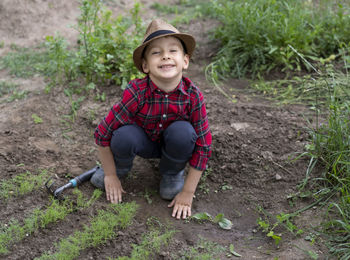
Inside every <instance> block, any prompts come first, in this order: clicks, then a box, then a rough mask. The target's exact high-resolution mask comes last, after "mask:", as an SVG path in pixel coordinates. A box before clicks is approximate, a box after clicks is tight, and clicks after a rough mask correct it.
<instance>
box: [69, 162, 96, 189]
mask: <svg viewBox="0 0 350 260" xmlns="http://www.w3.org/2000/svg"><path fill="white" fill-rule="evenodd" d="M99 168H100V167H99V166H96V167H94V168H92V169H91V170H88V171H86V172H84V173H83V174H80V175H79V176H77V177H75V178H74V179H73V180H75V181H76V184H77V185H80V184H82V183H83V182H86V181H88V180H90V179H91V176H92V175H93V174H94V173H95V172H96V171H97V170H98V169H99ZM77 185H74V186H77Z"/></svg>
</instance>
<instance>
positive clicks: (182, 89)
mask: <svg viewBox="0 0 350 260" xmlns="http://www.w3.org/2000/svg"><path fill="white" fill-rule="evenodd" d="M148 85H149V87H150V89H151V92H155V91H157V90H160V91H162V90H161V89H160V88H158V87H157V85H156V84H155V83H154V82H153V81H152V80H151V77H149V76H148ZM175 91H180V92H181V93H182V94H184V95H188V93H187V92H186V91H185V82H184V80H183V78H181V80H180V83H179V85H177V87H176V88H175V89H174V90H173V91H172V92H170V93H173V92H175ZM162 92H163V91H162Z"/></svg>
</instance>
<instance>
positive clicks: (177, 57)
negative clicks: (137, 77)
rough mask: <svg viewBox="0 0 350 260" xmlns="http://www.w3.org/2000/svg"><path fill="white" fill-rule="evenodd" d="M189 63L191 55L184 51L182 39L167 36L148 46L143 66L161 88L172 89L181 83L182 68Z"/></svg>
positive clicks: (185, 67) (186, 66)
mask: <svg viewBox="0 0 350 260" xmlns="http://www.w3.org/2000/svg"><path fill="white" fill-rule="evenodd" d="M188 64H189V56H188V55H187V54H185V53H184V50H183V47H182V44H181V42H180V40H179V39H177V38H175V37H172V36H167V37H162V38H159V39H156V40H154V41H152V42H151V43H150V44H149V45H148V46H147V49H146V51H145V55H144V59H143V62H142V68H143V71H144V72H145V73H147V74H149V76H150V77H151V80H152V81H153V82H154V83H155V84H156V85H157V86H158V87H159V88H160V89H163V90H164V91H171V90H173V89H174V88H176V87H177V85H178V84H179V83H180V80H181V78H182V70H184V69H187V68H188ZM172 87H173V89H169V88H172Z"/></svg>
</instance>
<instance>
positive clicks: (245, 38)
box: [206, 0, 350, 83]
mask: <svg viewBox="0 0 350 260" xmlns="http://www.w3.org/2000/svg"><path fill="white" fill-rule="evenodd" d="M347 7H348V3H344V4H343V5H341V4H338V5H336V4H334V2H333V1H317V2H314V1H302V0H296V1H295V0H287V1H276V0H267V1H266V0H258V1H248V2H247V1H244V0H238V1H229V0H218V1H213V10H214V11H215V12H216V15H217V17H218V18H219V20H220V21H221V22H222V26H221V27H219V28H218V29H217V31H216V32H215V34H214V35H215V37H216V38H217V39H219V40H220V41H221V44H222V48H221V49H220V50H219V52H218V53H217V55H216V57H215V59H214V61H213V62H212V63H211V64H210V65H209V66H208V67H207V70H206V73H207V77H208V78H210V79H211V80H212V81H214V83H217V82H218V80H220V79H223V78H227V77H230V76H233V77H243V76H246V75H248V74H249V75H253V76H257V75H259V74H260V73H262V72H266V71H270V70H271V69H274V68H276V67H281V68H282V71H287V70H294V69H297V70H301V69H302V68H303V67H305V68H307V69H308V68H309V67H308V65H307V64H305V62H304V61H303V60H302V59H301V58H300V57H299V56H298V55H297V54H296V53H295V52H294V51H292V49H291V48H289V47H288V45H292V46H293V47H294V48H295V49H296V50H298V51H299V52H300V53H301V54H302V55H303V56H304V57H305V58H306V59H309V60H312V61H313V60H319V59H318V58H316V57H324V58H325V57H328V56H329V55H331V54H335V53H336V52H338V50H339V49H340V48H341V46H342V43H348V42H349V41H350V35H349V33H348V31H349V30H350V17H349V16H348V15H347V14H346V12H347V11H346V10H348V8H347Z"/></svg>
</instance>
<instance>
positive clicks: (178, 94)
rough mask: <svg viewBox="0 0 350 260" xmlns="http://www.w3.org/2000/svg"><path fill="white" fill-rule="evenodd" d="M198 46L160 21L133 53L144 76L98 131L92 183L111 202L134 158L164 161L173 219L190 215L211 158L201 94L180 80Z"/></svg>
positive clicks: (163, 187) (163, 188)
mask: <svg viewBox="0 0 350 260" xmlns="http://www.w3.org/2000/svg"><path fill="white" fill-rule="evenodd" d="M195 45H196V43H195V39H194V38H193V37H192V36H191V35H189V34H185V33H180V32H179V31H178V30H177V29H176V28H175V27H173V26H172V25H170V24H168V23H166V22H164V21H162V20H160V19H156V20H153V21H152V22H151V23H150V25H149V26H148V28H147V30H146V33H145V37H144V40H143V42H142V43H141V45H140V46H139V47H137V48H136V49H135V50H134V53H133V60H134V63H135V66H136V67H137V68H138V69H139V70H140V71H141V72H143V73H145V74H146V76H145V77H144V78H142V79H135V80H132V81H130V82H129V84H128V87H127V88H126V89H125V91H124V93H123V96H122V99H121V101H119V102H118V103H116V104H115V105H114V106H113V107H112V108H111V110H110V111H109V113H108V114H107V116H106V117H105V118H104V119H103V120H102V121H101V123H100V124H99V125H98V126H97V128H96V131H95V140H96V144H97V145H98V154H99V159H100V161H101V164H102V168H101V169H100V170H98V171H97V172H96V173H95V174H94V175H93V176H92V178H91V182H92V184H93V185H95V186H96V187H98V188H101V189H105V191H106V196H107V200H109V201H111V202H112V203H119V202H121V201H122V197H123V193H125V191H124V190H123V187H122V184H121V182H120V179H121V178H123V177H125V176H126V175H127V174H128V172H129V171H130V169H131V167H132V164H133V160H134V158H135V156H136V155H138V156H141V157H143V158H160V165H159V170H160V174H161V181H160V185H159V193H160V196H161V197H162V198H163V199H166V200H171V202H170V204H169V205H168V207H174V208H173V211H172V216H173V217H176V218H178V219H180V218H181V217H183V218H186V217H187V216H191V206H192V200H193V196H194V193H195V190H196V187H197V184H198V182H199V179H200V177H201V174H202V172H203V170H205V168H206V164H207V161H208V159H209V157H210V154H211V150H210V145H211V133H210V131H209V125H208V118H207V114H206V109H205V104H204V99H203V95H202V93H201V92H200V90H199V89H198V88H197V87H196V86H195V85H194V83H193V82H192V81H191V80H190V79H189V78H186V77H184V76H183V75H182V72H183V70H185V69H187V68H188V66H189V61H190V56H191V55H192V54H193V51H194V49H195ZM187 163H189V166H190V167H189V171H188V173H187V176H186V178H185V180H184V176H185V175H184V169H185V166H186V164H187Z"/></svg>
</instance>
